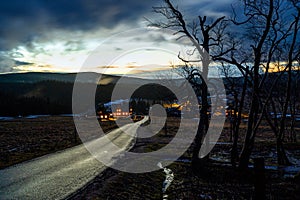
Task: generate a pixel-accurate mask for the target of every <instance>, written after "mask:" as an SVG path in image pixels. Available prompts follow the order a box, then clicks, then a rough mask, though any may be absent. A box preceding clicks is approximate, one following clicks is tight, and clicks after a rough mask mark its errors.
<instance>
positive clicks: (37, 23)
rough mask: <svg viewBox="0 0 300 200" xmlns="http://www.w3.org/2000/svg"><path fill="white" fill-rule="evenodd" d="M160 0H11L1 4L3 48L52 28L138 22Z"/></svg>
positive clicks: (1, 44) (0, 16) (90, 28)
mask: <svg viewBox="0 0 300 200" xmlns="http://www.w3.org/2000/svg"><path fill="white" fill-rule="evenodd" d="M155 3H157V1H155V0H152V1H141V0H52V1H51V0H26V1H20V0H9V1H2V2H1V6H0V24H1V26H2V28H1V29H0V38H1V39H0V48H1V49H2V50H3V49H10V48H12V47H14V45H16V44H17V43H24V42H28V41H31V40H33V39H34V38H37V37H39V36H41V35H43V33H45V32H47V31H51V29H53V28H55V29H66V30H83V31H85V30H92V29H95V28H99V27H100V28H101V27H105V28H112V27H114V26H116V25H118V24H120V23H135V22H136V21H137V20H139V19H141V18H142V17H143V16H144V14H145V13H146V12H148V11H151V7H152V6H153V5H154V4H155Z"/></svg>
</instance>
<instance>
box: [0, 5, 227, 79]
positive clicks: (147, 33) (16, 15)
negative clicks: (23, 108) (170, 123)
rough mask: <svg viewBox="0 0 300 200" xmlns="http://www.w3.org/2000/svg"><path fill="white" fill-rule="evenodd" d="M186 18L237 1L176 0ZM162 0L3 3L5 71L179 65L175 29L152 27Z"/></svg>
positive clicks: (0, 53) (112, 70) (0, 42)
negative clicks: (154, 10) (155, 8)
mask: <svg viewBox="0 0 300 200" xmlns="http://www.w3.org/2000/svg"><path fill="white" fill-rule="evenodd" d="M172 2H174V4H175V5H178V8H179V9H180V10H181V11H182V12H183V13H184V15H185V17H186V19H192V18H194V17H195V16H198V15H207V16H209V17H218V16H223V15H229V13H230V9H231V4H232V2H233V0H215V1H213V0H181V1H180V0H173V1H172ZM159 5H163V2H162V1H160V0H147V1H141V0H72V1H70V0H9V1H2V2H1V5H0V24H1V26H2V27H1V29H0V73H19V72H78V71H94V72H99V73H106V74H140V75H142V74H143V73H151V72H158V71H164V70H169V69H170V66H171V65H176V64H180V62H179V61H178V59H177V55H178V52H179V49H182V48H188V46H189V44H187V43H185V42H180V43H179V42H178V41H177V40H176V38H175V36H174V35H172V32H171V31H168V30H164V31H162V30H157V29H154V28H147V24H148V22H147V20H146V19H150V20H153V21H155V20H160V16H159V15H157V14H155V13H153V12H152V7H153V6H159Z"/></svg>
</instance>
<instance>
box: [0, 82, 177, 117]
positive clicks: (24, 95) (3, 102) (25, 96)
mask: <svg viewBox="0 0 300 200" xmlns="http://www.w3.org/2000/svg"><path fill="white" fill-rule="evenodd" d="M90 86H91V83H82V85H81V87H82V88H83V89H84V88H86V89H89V88H91V87H90ZM114 86H115V85H114V84H112V83H111V84H107V85H98V86H97V90H96V94H95V103H96V105H97V104H99V103H107V102H109V101H110V100H111V94H112V91H113V89H114ZM122 87H124V90H126V87H127V86H126V84H125V85H123V86H122ZM72 92H73V83H72V82H63V81H55V80H49V81H41V82H36V83H0V116H19V115H21V116H25V115H38V114H39V115H43V114H49V115H57V114H70V113H72ZM132 98H135V99H152V100H166V99H168V98H174V96H173V95H172V93H171V92H170V91H169V90H168V89H166V88H164V87H162V86H159V85H154V84H152V85H145V86H142V87H140V88H139V89H138V90H137V91H136V92H135V93H134V94H133V96H132Z"/></svg>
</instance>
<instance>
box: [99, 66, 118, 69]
mask: <svg viewBox="0 0 300 200" xmlns="http://www.w3.org/2000/svg"><path fill="white" fill-rule="evenodd" d="M98 68H100V69H116V68H119V67H118V66H100V67H98Z"/></svg>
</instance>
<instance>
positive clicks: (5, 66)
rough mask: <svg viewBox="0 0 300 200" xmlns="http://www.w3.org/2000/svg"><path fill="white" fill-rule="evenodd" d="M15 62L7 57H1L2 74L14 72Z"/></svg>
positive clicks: (0, 68) (0, 71) (0, 67)
mask: <svg viewBox="0 0 300 200" xmlns="http://www.w3.org/2000/svg"><path fill="white" fill-rule="evenodd" d="M14 66H15V61H14V60H13V59H10V58H8V57H6V56H0V73H7V72H13V71H14Z"/></svg>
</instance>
